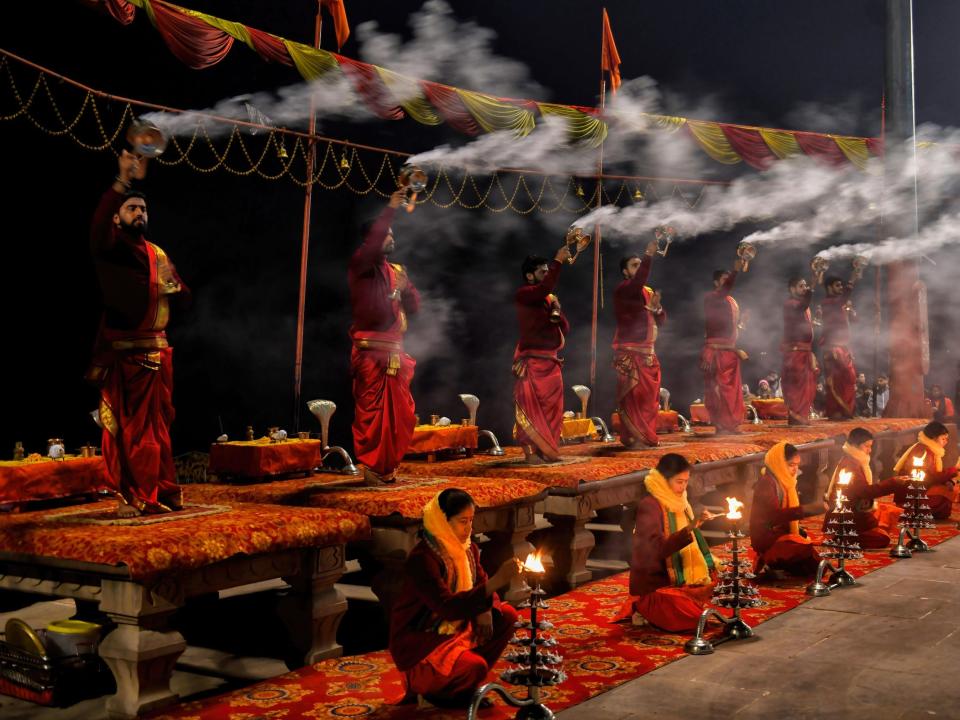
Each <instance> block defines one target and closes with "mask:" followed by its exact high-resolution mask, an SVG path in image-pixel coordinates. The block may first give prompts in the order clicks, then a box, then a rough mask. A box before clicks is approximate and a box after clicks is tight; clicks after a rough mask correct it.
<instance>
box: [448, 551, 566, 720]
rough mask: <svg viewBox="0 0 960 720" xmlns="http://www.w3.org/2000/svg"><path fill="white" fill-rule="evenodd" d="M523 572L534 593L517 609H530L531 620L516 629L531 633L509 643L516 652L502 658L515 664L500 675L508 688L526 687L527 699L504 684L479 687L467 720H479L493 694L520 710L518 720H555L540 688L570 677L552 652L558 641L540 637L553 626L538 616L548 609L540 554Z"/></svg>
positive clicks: (525, 564) (531, 555) (520, 621)
mask: <svg viewBox="0 0 960 720" xmlns="http://www.w3.org/2000/svg"><path fill="white" fill-rule="evenodd" d="M524 569H525V570H526V571H527V575H528V578H529V580H530V581H531V584H532V585H533V590H531V591H530V598H529V599H528V600H524V601H523V602H521V603H519V604H518V605H517V609H518V610H524V609H529V610H530V620H529V621H528V622H525V621H524V620H523V618H521V619H520V620H519V621H517V623H516V625H515V627H516V628H517V629H518V630H527V631H529V636H522V635H520V634H517V635H515V636H514V637H513V639H512V640H510V644H511V645H515V646H517V649H516V650H511V651H510V652H508V653H506V654H505V655H504V656H503V658H504V660H506V661H507V662H509V663H511V664H512V665H511V667H509V668H507V669H506V670H504V671H503V672H502V673H500V679H501V680H503V681H504V682H505V683H507V684H509V685H519V686H521V687H526V688H527V697H525V698H523V699H521V700H518V699H517V698H515V697H514V696H513V695H511V694H510V692H509V691H508V690H507V689H506V688H505V687H503V686H502V685H500V684H498V683H487V684H486V685H482V686H481V687H479V688H477V691H476V692H475V693H474V695H473V701H472V702H471V703H470V709H469V711H468V712H467V719H468V720H474V719H475V718H476V716H477V709H478V708H479V706H480V701H481V700H482V699H483V698H484V697H485V696H486V695H487V694H488V693H491V692H495V693H497V694H498V695H500V697H502V698H503V699H504V700H505V701H506V702H507V704H509V705H512V706H513V707H517V708H520V710H519V712H517V714H516V718H517V720H553V718H554V715H553V711H552V710H551V709H550V708H548V707H547V706H546V705H544V704H543V703H542V702H541V701H540V692H541V688H544V687H551V686H553V685H559V684H560V683H562V682H563V681H564V680H566V679H567V675H566V673H564V672H563V670H561V669H560V668H559V667H558V666H559V665H560V664H561V663H562V662H563V657H562V656H560V655H558V654H557V653H556V652H551V650H550V648H553V647H556V645H557V641H556V640H555V639H554V638H552V637H548V636H542V635H540V632H541V631H549V630H552V629H553V624H552V623H549V622H547V621H546V620H542V619H539V618H538V617H537V615H538V611H540V610H546V609H548V607H549V606H548V605H547V603H546V602H545V601H544V596H545V595H546V592H544V590H542V589H541V587H540V584H541V581H542V580H543V576H544V569H543V564H542V563H541V562H540V555H539V553H538V554H536V555H533V554H532V553H531V554H530V555H528V556H527V561H526V562H525V563H524Z"/></svg>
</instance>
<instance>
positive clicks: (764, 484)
mask: <svg viewBox="0 0 960 720" xmlns="http://www.w3.org/2000/svg"><path fill="white" fill-rule="evenodd" d="M799 474H800V451H798V450H797V448H795V447H794V446H793V445H790V444H788V443H784V442H780V443H777V444H776V445H774V446H773V447H772V448H770V450H768V451H767V454H766V456H765V457H764V467H763V469H762V470H761V471H760V479H759V480H758V481H757V484H756V485H755V486H754V488H753V504H752V505H751V506H750V543H751V544H752V545H753V550H754V552H755V553H756V555H757V557H756V562H755V570H761V569H763V568H764V567H765V566H766V567H767V568H769V569H770V570H772V571H785V572H788V573H790V574H791V575H813V574H814V573H815V572H816V571H817V565H818V564H819V563H820V555H819V553H817V551H816V549H815V548H814V547H813V544H812V542H811V541H810V538H809V537H807V533H806V531H805V530H803V529H801V527H800V520H801V519H803V518H804V517H805V516H806V515H807V514H808V513H807V510H808V507H806V506H803V505H801V504H800V498H799V496H798V494H797V477H798V475H799ZM820 511H822V508H820V507H819V505H818V506H817V507H815V508H814V509H812V510H811V513H812V512H820Z"/></svg>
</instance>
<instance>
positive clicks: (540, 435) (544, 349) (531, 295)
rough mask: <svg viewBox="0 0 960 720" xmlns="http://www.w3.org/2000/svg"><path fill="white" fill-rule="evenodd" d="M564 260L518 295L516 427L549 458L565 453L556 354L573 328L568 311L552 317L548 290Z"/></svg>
mask: <svg viewBox="0 0 960 720" xmlns="http://www.w3.org/2000/svg"><path fill="white" fill-rule="evenodd" d="M561 267H562V265H561V263H560V262H559V261H557V260H554V261H552V262H551V263H550V269H549V270H548V272H547V274H546V276H544V278H543V281H542V282H540V283H536V284H533V285H524V286H523V287H521V288H520V289H519V290H517V292H516V295H515V296H514V305H515V306H516V308H517V324H518V325H519V329H520V340H519V341H518V342H517V348H516V351H515V352H514V355H513V374H514V377H515V378H516V380H515V382H514V385H513V398H514V415H515V417H514V419H515V421H516V425H515V426H514V432H515V434H516V439H517V442H518V443H519V444H520V445H522V446H523V447H524V450H525V451H526V452H528V453H536V454H538V455H540V456H541V457H543V458H545V459H547V460H556V459H558V458H559V457H560V433H561V430H562V429H563V373H562V372H561V369H560V367H561V360H560V358H559V357H558V355H557V353H558V352H559V351H560V350H561V349H562V348H563V345H564V336H565V335H566V333H567V332H568V331H569V330H570V324H569V323H568V322H567V318H566V316H564V315H563V313H561V314H560V318H559V322H551V321H550V303H549V299H548V295H550V294H552V293H553V290H554V288H555V287H556V285H557V279H558V278H559V277H560V269H561Z"/></svg>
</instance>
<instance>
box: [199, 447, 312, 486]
mask: <svg viewBox="0 0 960 720" xmlns="http://www.w3.org/2000/svg"><path fill="white" fill-rule="evenodd" d="M321 444H322V443H321V442H320V441H319V440H309V439H301V438H289V439H287V440H283V441H281V442H273V441H272V440H271V439H270V438H266V437H264V438H259V439H258V440H235V441H232V442H223V443H214V444H213V445H211V446H210V467H209V469H208V470H207V475H208V476H210V475H213V476H216V477H217V478H225V477H235V478H241V479H248V480H249V479H254V480H256V479H266V478H269V477H276V476H285V475H286V476H289V475H293V474H305V475H311V474H312V473H313V469H314V468H315V467H317V466H318V465H319V464H320V451H321V449H322V448H321V447H320V446H321Z"/></svg>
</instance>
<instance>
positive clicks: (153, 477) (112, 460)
mask: <svg viewBox="0 0 960 720" xmlns="http://www.w3.org/2000/svg"><path fill="white" fill-rule="evenodd" d="M123 202H124V196H123V195H121V194H120V193H118V192H116V191H115V190H114V189H113V188H110V189H108V190H107V191H106V192H105V193H104V194H103V196H102V197H101V199H100V203H99V204H98V205H97V209H96V211H95V212H94V215H93V221H92V223H91V228H90V248H91V252H92V253H93V258H94V263H95V266H96V271H97V278H98V280H99V282H100V290H101V293H102V295H103V303H104V313H103V318H102V320H101V323H100V329H99V331H98V334H97V341H96V345H95V348H94V357H93V360H92V363H91V367H90V370H89V371H88V373H87V377H88V379H89V380H90V381H92V382H93V383H94V384H96V385H97V386H98V387H99V389H100V420H101V422H102V424H103V440H102V442H103V458H104V462H105V464H106V468H107V476H108V478H109V480H110V483H111V485H112V487H113V490H114V491H115V492H116V493H118V494H119V495H120V497H122V498H123V501H124V502H125V503H127V504H129V505H131V506H133V507H135V508H137V509H138V510H140V511H141V512H151V511H162V510H166V509H169V508H168V507H167V506H166V504H167V503H170V504H173V505H178V504H179V503H180V491H179V488H178V487H177V482H176V471H175V470H174V467H173V451H172V448H171V444H170V424H171V423H172V422H173V418H174V409H173V349H172V348H171V347H170V346H169V344H168V343H167V336H166V332H165V329H166V326H167V321H168V319H169V317H170V307H169V306H170V304H171V302H173V303H175V304H177V305H178V306H180V307H183V306H186V305H187V304H189V301H190V291H189V289H188V288H187V286H186V285H185V284H184V283H183V281H182V280H181V279H180V277H179V275H177V271H176V268H174V266H173V263H172V262H170V260H169V259H168V258H167V256H166V253H164V252H163V250H161V249H160V248H159V247H158V246H156V245H154V244H152V243H148V242H147V241H146V240H145V239H144V237H143V236H142V235H140V236H137V237H133V236H131V235H130V234H128V233H126V232H124V231H122V230H121V229H120V228H118V227H117V226H116V225H115V224H114V222H113V216H114V215H115V214H116V213H117V211H118V210H119V209H120V207H121V206H122V205H123Z"/></svg>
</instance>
